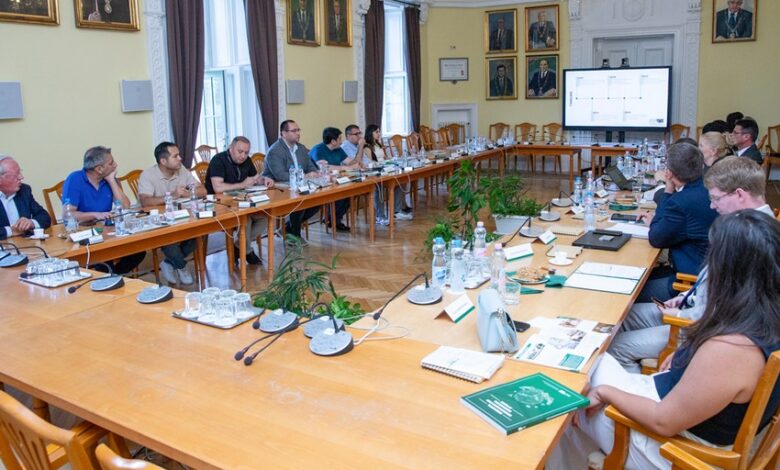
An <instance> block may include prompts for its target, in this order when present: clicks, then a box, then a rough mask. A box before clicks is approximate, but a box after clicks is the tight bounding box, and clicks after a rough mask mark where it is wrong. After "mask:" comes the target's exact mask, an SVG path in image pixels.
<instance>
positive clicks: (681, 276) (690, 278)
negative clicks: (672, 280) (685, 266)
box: [677, 273, 699, 284]
mask: <svg viewBox="0 0 780 470" xmlns="http://www.w3.org/2000/svg"><path fill="white" fill-rule="evenodd" d="M677 280H678V281H682V282H690V283H691V284H693V283H694V282H696V281H697V280H699V276H698V275H696V274H688V273H677Z"/></svg>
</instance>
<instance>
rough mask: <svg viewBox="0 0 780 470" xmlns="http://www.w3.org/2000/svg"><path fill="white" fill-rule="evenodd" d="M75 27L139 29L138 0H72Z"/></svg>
mask: <svg viewBox="0 0 780 470" xmlns="http://www.w3.org/2000/svg"><path fill="white" fill-rule="evenodd" d="M73 2H74V6H75V7H76V27H78V28H93V29H113V30H117V31H140V30H141V27H140V23H139V21H138V0H73Z"/></svg>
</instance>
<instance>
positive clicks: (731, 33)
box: [715, 0, 753, 41]
mask: <svg viewBox="0 0 780 470" xmlns="http://www.w3.org/2000/svg"><path fill="white" fill-rule="evenodd" d="M727 4H728V8H726V9H724V10H720V11H719V12H718V13H717V15H715V39H716V40H720V41H728V40H730V39H739V38H751V37H753V13H752V12H749V11H747V10H743V9H742V0H728V2H727Z"/></svg>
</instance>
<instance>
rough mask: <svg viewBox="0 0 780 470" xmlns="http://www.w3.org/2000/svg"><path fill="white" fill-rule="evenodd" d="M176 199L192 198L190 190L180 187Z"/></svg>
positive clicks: (177, 189)
mask: <svg viewBox="0 0 780 470" xmlns="http://www.w3.org/2000/svg"><path fill="white" fill-rule="evenodd" d="M176 197H190V191H189V189H187V188H185V187H184V186H179V187H178V188H176Z"/></svg>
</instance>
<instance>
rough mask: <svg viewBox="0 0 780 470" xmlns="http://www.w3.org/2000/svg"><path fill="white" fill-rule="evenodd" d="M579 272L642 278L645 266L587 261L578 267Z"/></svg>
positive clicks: (635, 278)
mask: <svg viewBox="0 0 780 470" xmlns="http://www.w3.org/2000/svg"><path fill="white" fill-rule="evenodd" d="M576 272H578V273H582V274H592V275H594V276H607V277H620V278H624V279H634V280H639V279H642V276H643V275H644V274H645V268H643V267H641V266H626V265H624V264H609V263H594V262H592V261H586V262H585V263H582V264H581V265H580V267H579V268H577V271H576Z"/></svg>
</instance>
